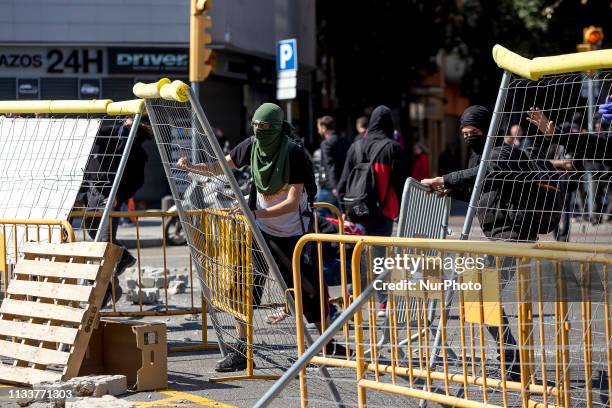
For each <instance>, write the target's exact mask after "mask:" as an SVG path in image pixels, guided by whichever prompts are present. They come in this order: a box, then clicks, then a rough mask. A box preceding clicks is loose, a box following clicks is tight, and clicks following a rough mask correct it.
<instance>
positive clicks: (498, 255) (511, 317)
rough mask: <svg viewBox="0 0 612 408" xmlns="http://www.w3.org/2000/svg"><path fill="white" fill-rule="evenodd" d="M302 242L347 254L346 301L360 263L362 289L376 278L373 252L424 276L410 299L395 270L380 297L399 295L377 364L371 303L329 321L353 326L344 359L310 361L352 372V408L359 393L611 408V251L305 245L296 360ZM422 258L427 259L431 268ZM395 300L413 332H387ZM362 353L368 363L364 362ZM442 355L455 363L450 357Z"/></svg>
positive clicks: (412, 243) (431, 243)
mask: <svg viewBox="0 0 612 408" xmlns="http://www.w3.org/2000/svg"><path fill="white" fill-rule="evenodd" d="M308 242H317V243H318V242H321V243H323V242H343V243H345V244H355V249H354V253H353V258H352V262H351V264H352V265H351V266H352V275H353V276H352V279H353V296H354V297H355V299H356V298H357V297H358V296H359V295H360V294H361V293H362V289H363V288H361V283H360V281H361V279H360V278H361V277H360V269H361V268H360V263H361V259H362V257H361V255H362V254H366V255H368V256H367V257H366V259H367V262H368V268H366V269H367V270H368V279H367V282H368V284H369V283H372V282H374V280H375V279H374V278H375V273H373V272H376V273H380V270H378V271H376V270H374V269H375V268H374V267H373V265H374V266H380V265H381V263H380V262H378V261H376V260H373V259H371V258H369V254H370V251H371V248H372V247H374V246H383V247H386V248H388V249H389V251H388V252H387V254H388V256H387V259H394V258H395V256H397V255H398V254H399V255H401V256H400V257H399V258H397V259H399V260H403V259H404V257H403V255H404V254H406V255H407V258H406V259H422V260H423V261H422V262H425V263H424V264H423V265H427V266H426V267H422V268H420V269H419V270H418V271H417V272H418V279H416V278H414V280H413V281H414V282H415V283H417V282H418V281H419V280H420V281H422V282H424V284H423V285H424V287H421V288H419V287H416V288H413V289H410V287H409V286H408V284H407V283H406V284H404V283H402V275H401V273H399V272H401V271H397V270H393V272H392V273H390V279H389V280H388V281H385V282H386V283H387V286H386V287H387V288H390V287H391V286H390V285H391V284H394V285H399V284H400V283H401V284H404V285H405V286H404V287H400V286H396V287H397V288H400V289H395V290H390V289H389V290H388V292H389V299H388V303H387V307H388V308H389V309H390V310H389V315H390V318H389V325H390V333H391V337H390V343H391V344H390V351H389V353H388V354H387V355H384V356H383V355H380V354H379V353H378V352H377V350H376V343H377V335H378V334H377V327H379V325H378V326H377V324H376V323H377V322H376V303H375V300H374V296H370V297H369V298H368V299H367V303H366V304H367V307H366V308H365V309H364V310H361V312H358V313H355V314H354V315H352V316H350V317H349V316H344V315H341V317H339V318H340V319H349V318H350V319H352V320H353V326H352V330H351V332H350V335H349V336H348V337H347V338H345V340H346V341H347V342H349V343H350V346H351V348H353V350H354V354H353V357H344V356H325V355H323V354H319V355H318V356H315V357H313V358H312V359H311V360H310V363H311V364H316V365H325V366H328V367H337V368H338V369H345V370H349V371H353V372H354V375H355V381H356V388H355V391H356V395H357V403H358V405H359V406H360V407H363V406H366V394H367V391H378V392H385V393H389V394H392V395H395V396H396V397H397V398H402V397H408V398H415V399H424V400H429V401H432V402H437V403H441V404H447V405H452V406H461V407H484V406H504V407H514V406H523V407H544V406H562V407H575V406H586V407H592V406H609V405H608V404H609V403H608V401H609V399H608V396H609V395H610V393H611V392H612V382H611V381H610V377H609V375H608V374H609V373H610V372H612V371H611V369H612V349H611V347H610V339H611V338H612V330H611V325H610V323H609V319H610V315H609V313H610V300H609V297H610V293H609V276H608V268H609V265H610V264H612V257H611V256H610V254H611V253H612V246H610V245H590V244H569V245H564V244H559V243H554V244H548V243H537V244H527V243H504V244H500V243H496V242H466V241H454V240H424V239H401V238H399V239H398V238H388V237H355V236H343V237H339V236H334V235H324V234H309V235H306V236H304V237H303V238H302V239H301V240H300V242H299V243H298V245H297V247H296V250H295V253H294V258H293V268H294V282H295V298H296V322H297V324H296V328H297V331H298V353H299V354H300V355H302V354H303V353H304V351H305V345H304V344H305V343H304V341H303V333H302V330H301V327H302V320H303V317H302V316H303V310H304V307H308V305H303V304H302V296H301V285H300V280H299V279H298V277H299V274H300V262H299V259H300V256H301V252H302V250H303V248H304V246H305V245H306V244H307V243H308ZM438 258H439V259H442V260H451V261H452V262H454V264H453V267H452V269H453V271H455V272H456V271H459V270H460V272H461V273H459V274H457V275H455V276H454V278H455V279H453V280H452V281H451V280H450V279H448V277H449V272H450V271H449V270H447V269H448V268H446V267H445V266H441V267H440V266H438V265H442V262H440V263H436V261H435V260H436V259H438ZM427 259H430V260H432V259H433V261H432V263H431V264H430V263H427V262H429V261H427ZM459 259H463V261H461V263H460V262H459ZM467 259H476V260H478V259H482V264H478V261H475V263H474V265H472V264H469V265H466V264H464V263H465V262H466V260H467ZM394 268H395V269H398V268H397V267H396V266H394ZM450 276H453V275H450ZM570 277H571V279H570ZM410 279H413V278H412V277H409V279H408V280H407V281H410ZM572 279H573V280H572ZM453 282H454V283H453ZM380 283H381V282H378V284H380ZM444 285H456V286H457V287H454V286H452V287H453V288H455V292H456V296H455V297H454V298H453V299H451V300H452V303H451V302H450V301H449V299H447V298H446V295H447V293H448V291H450V289H451V286H448V287H447V286H444ZM478 285H480V286H478ZM417 286H418V285H417ZM399 296H405V297H410V298H411V299H416V300H417V301H416V302H412V303H410V302H406V304H407V305H410V304H412V305H414V307H416V308H417V310H416V313H408V312H407V316H408V317H409V318H410V316H416V319H415V320H416V321H415V320H410V321H409V322H408V324H407V325H406V327H405V328H400V327H399V326H398V325H397V320H398V319H397V313H398V310H397V309H396V304H397V300H398V297H399ZM432 299H435V300H436V302H435V303H432V302H431V300H432ZM432 305H435V306H432ZM430 307H435V308H436V310H435V313H434V314H433V315H434V316H435V318H434V320H433V321H429V319H428V318H427V316H428V308H430ZM410 319H413V318H410ZM428 325H430V326H431V325H435V326H436V327H437V326H438V325H440V326H441V330H440V336H441V339H439V340H440V341H439V343H438V345H440V344H441V345H442V347H441V348H439V349H436V339H435V338H434V336H433V335H432V334H433V331H432V330H431V329H432V327H430V326H428ZM338 330H339V329H338ZM496 333H497V334H496ZM343 335H344V333H342V331H340V330H339V331H338V332H336V336H343ZM510 337H512V338H513V339H512V340H511V339H510ZM402 339H408V340H409V341H402ZM367 348H370V349H372V352H371V353H369V354H368V355H367V356H366V354H365V353H364V351H365V350H366V349H367ZM452 350H455V352H456V357H451V352H452ZM452 354H454V353H452ZM314 373H315V372H314V371H312V370H305V369H304V370H302V371H301V372H300V389H301V400H302V406H306V405H307V404H308V396H307V395H308V394H307V381H308V379H309V378H312V376H313V374H314ZM339 375H340V374H339ZM353 395H354V394H353ZM398 403H400V402H398Z"/></svg>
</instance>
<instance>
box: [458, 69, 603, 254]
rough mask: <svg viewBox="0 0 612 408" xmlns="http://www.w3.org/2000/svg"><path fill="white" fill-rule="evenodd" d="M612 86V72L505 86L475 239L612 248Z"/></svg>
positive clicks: (488, 155)
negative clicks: (609, 111)
mask: <svg viewBox="0 0 612 408" xmlns="http://www.w3.org/2000/svg"><path fill="white" fill-rule="evenodd" d="M506 75H510V74H509V73H507V74H506ZM611 86H612V72H611V71H609V70H604V71H600V72H596V73H592V74H589V75H587V74H582V73H575V74H563V75H552V76H547V77H544V78H542V79H540V80H537V81H532V80H527V79H523V78H520V77H517V76H511V78H510V80H509V81H508V83H507V85H502V86H501V88H500V91H499V95H498V98H499V99H500V101H499V102H501V103H500V105H499V106H500V109H499V110H498V111H496V112H495V113H494V115H495V116H496V120H495V119H494V121H493V123H494V128H493V129H492V132H491V134H489V135H488V138H489V139H490V140H489V142H488V149H487V151H485V152H484V153H483V161H484V163H485V169H486V171H485V174H484V178H483V180H482V182H481V184H480V187H481V189H480V191H479V194H478V196H477V197H476V202H475V206H474V207H473V208H472V209H473V210H475V213H476V217H475V219H474V222H473V224H472V228H471V233H470V239H481V238H484V236H486V237H488V238H490V239H501V240H509V241H534V240H536V239H548V240H550V239H557V240H559V241H568V242H589V243H590V242H600V243H610V237H611V232H612V228H611V226H610V225H611V224H610V222H609V221H610V212H611V210H612V201H611V200H610V193H612V191H610V177H611V176H612V172H611V170H610V164H611V162H610V156H611V155H612V147H610V146H609V142H608V138H609V132H610V129H609V126H610V124H609V123H605V121H604V123H602V118H601V115H600V114H599V113H598V110H599V107H600V106H601V104H603V103H605V100H606V97H607V96H608V95H609V94H610V92H611ZM518 126H520V128H518ZM519 129H520V130H521V131H519ZM483 130H484V129H483ZM517 131H519V133H518V134H519V135H520V133H523V135H522V136H518V137H517V136H513V134H514V135H516V134H517Z"/></svg>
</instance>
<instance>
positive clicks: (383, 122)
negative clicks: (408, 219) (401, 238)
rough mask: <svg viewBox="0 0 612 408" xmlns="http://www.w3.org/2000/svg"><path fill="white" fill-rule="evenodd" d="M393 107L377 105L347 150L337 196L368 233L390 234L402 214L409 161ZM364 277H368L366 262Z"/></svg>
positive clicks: (379, 251) (378, 253)
mask: <svg viewBox="0 0 612 408" xmlns="http://www.w3.org/2000/svg"><path fill="white" fill-rule="evenodd" d="M393 130H394V127H393V118H392V116H391V109H389V108H388V107H386V106H383V105H381V106H378V107H377V108H376V109H374V112H372V116H371V117H370V122H369V124H368V130H367V132H366V134H365V135H364V136H363V137H362V138H360V139H359V140H357V141H356V142H354V143H353V144H352V145H351V147H350V148H349V151H348V153H347V158H346V162H345V163H344V169H343V170H342V176H341V177H340V182H339V183H338V197H339V200H340V203H341V206H342V211H343V213H344V214H345V216H346V217H347V218H348V219H349V220H350V221H352V222H356V223H359V224H362V225H363V226H364V227H365V234H366V235H377V236H387V237H388V236H391V234H392V233H393V220H394V219H395V218H396V217H397V216H398V215H399V210H400V200H401V194H402V191H403V186H404V182H405V181H406V178H407V177H408V170H409V169H410V164H409V163H406V162H405V159H404V157H405V156H404V151H403V149H402V147H401V146H400V145H399V143H397V142H395V141H393ZM373 256H374V257H384V256H385V249H384V248H383V247H376V248H374V255H373ZM362 266H363V267H364V268H362V271H361V274H362V276H361V279H362V281H364V280H365V262H362ZM377 298H378V303H379V306H378V307H379V313H381V314H384V310H385V308H386V303H387V302H386V296H385V294H384V293H382V292H377Z"/></svg>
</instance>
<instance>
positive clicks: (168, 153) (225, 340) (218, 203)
mask: <svg viewBox="0 0 612 408" xmlns="http://www.w3.org/2000/svg"><path fill="white" fill-rule="evenodd" d="M146 106H147V111H148V112H149V115H150V118H151V123H152V126H153V131H154V135H155V139H156V143H157V146H158V148H159V151H160V155H161V158H162V162H163V166H164V169H165V172H166V175H167V177H168V180H169V183H170V187H171V190H172V194H173V198H174V201H175V203H176V205H177V211H178V213H179V215H180V218H181V223H182V225H183V228H184V229H185V231H186V232H187V234H186V235H187V241H188V245H189V248H190V251H191V257H192V260H193V264H194V266H195V269H196V271H197V274H198V278H199V279H200V284H201V285H202V291H203V294H204V297H205V298H206V300H207V303H208V304H209V313H210V315H211V320H212V322H213V326H214V328H215V331H216V334H217V337H218V339H219V340H220V341H221V342H222V345H225V347H226V349H227V351H230V352H231V351H237V352H240V353H243V354H245V356H246V357H247V359H248V360H250V359H251V353H252V363H253V365H252V366H250V367H249V368H247V376H253V375H254V376H259V378H266V377H267V376H272V377H273V378H274V376H278V375H281V374H282V373H283V372H284V371H285V370H286V369H287V368H288V367H290V366H291V364H292V363H293V362H294V361H295V360H296V357H297V343H296V329H295V327H296V326H295V318H293V317H292V316H290V315H289V314H288V311H287V310H286V299H287V296H291V295H290V294H288V293H285V290H284V288H285V287H286V286H285V283H284V282H280V281H279V280H278V278H277V275H276V274H274V273H273V271H272V269H273V268H274V267H275V265H271V264H270V263H269V262H268V260H267V259H266V256H265V254H264V251H269V250H268V249H267V248H262V247H261V245H260V244H259V243H258V241H257V239H256V237H255V235H254V234H253V229H252V225H250V224H249V222H248V220H247V219H245V217H243V216H240V215H236V214H234V213H231V212H230V211H231V210H232V209H234V208H235V207H237V206H238V200H239V199H241V200H244V195H245V194H248V191H249V187H248V185H247V184H245V183H244V180H243V178H242V177H241V173H240V171H239V170H233V171H230V170H229V168H228V169H225V171H224V169H223V168H222V166H221V165H220V163H221V162H220V160H225V158H224V157H223V156H221V154H222V150H221V147H220V146H219V145H218V142H217V140H216V138H215V136H214V134H213V133H212V131H211V129H210V126H209V125H208V122H207V120H206V118H205V117H204V116H203V115H201V116H200V117H198V116H197V115H196V109H195V108H194V106H193V105H192V103H190V102H186V103H182V102H175V101H170V100H165V99H160V98H158V99H147V100H146ZM202 123H204V126H202ZM182 157H185V158H186V159H188V160H189V162H190V163H191V164H193V165H197V167H198V168H199V169H198V170H196V171H186V170H185V169H183V168H181V167H179V166H178V165H177V162H178V161H179V159H181V158H182ZM230 178H232V179H233V180H232V179H230ZM236 178H238V180H241V184H239V183H238V181H237V180H236ZM233 183H236V184H235V186H236V187H238V189H236V188H232V184H233ZM238 195H241V196H242V197H240V196H238ZM264 244H265V243H264ZM288 261H289V262H290V261H291V260H288ZM249 309H251V310H249ZM237 326H243V327H244V328H245V331H246V333H245V334H246V337H247V338H248V337H249V336H250V339H249V341H248V342H247V343H250V344H247V348H246V349H242V350H241V349H240V348H239V347H237V344H238V343H239V342H240V341H241V340H242V339H241V338H242V337H243V336H244V335H245V334H241V333H240V332H237V329H236V327H237ZM251 368H252V369H253V372H252V373H249V370H250V369H251ZM326 383H327V380H324V379H321V380H319V381H318V385H319V388H318V391H315V392H314V395H315V396H317V398H319V399H320V400H321V401H330V400H331V401H333V399H331V398H330V396H329V391H328V390H327V389H326V388H327V385H326ZM270 385H272V383H270ZM316 389H317V388H316V387H315V390H316ZM291 394H292V395H293V396H295V395H297V394H298V392H297V391H296V389H295V388H294V389H293V392H292V393H291ZM254 398H255V396H254Z"/></svg>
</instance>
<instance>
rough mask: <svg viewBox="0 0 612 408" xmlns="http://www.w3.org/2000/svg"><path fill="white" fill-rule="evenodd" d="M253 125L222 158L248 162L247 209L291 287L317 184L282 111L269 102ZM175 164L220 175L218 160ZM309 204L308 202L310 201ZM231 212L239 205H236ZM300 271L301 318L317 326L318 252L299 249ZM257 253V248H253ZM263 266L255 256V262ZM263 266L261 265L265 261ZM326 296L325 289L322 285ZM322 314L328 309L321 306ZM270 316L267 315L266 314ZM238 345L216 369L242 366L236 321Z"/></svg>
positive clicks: (260, 274)
mask: <svg viewBox="0 0 612 408" xmlns="http://www.w3.org/2000/svg"><path fill="white" fill-rule="evenodd" d="M251 124H252V127H253V130H254V133H255V135H254V136H253V137H250V138H248V139H246V140H244V141H243V142H241V143H240V144H238V145H237V146H236V147H235V148H234V149H232V151H231V152H230V153H229V154H228V155H227V156H226V157H225V160H226V161H227V162H228V164H229V166H230V168H241V167H244V166H246V165H250V168H251V175H252V178H253V183H252V189H251V194H250V195H249V207H250V209H251V210H252V212H253V216H254V217H255V222H256V224H257V227H258V228H259V229H260V230H261V232H262V235H263V237H264V240H265V241H266V242H267V243H268V245H269V246H270V250H271V252H272V256H273V257H274V259H275V261H276V263H277V265H278V268H279V270H280V273H281V275H282V277H283V279H284V281H285V283H286V284H287V287H289V288H292V287H293V271H292V266H291V259H292V257H293V250H294V248H295V246H296V244H297V242H298V240H299V239H300V238H301V237H302V235H304V234H305V233H307V232H310V230H311V225H312V223H311V219H312V210H311V206H310V204H312V201H313V200H314V197H315V195H316V184H315V178H314V171H313V168H312V162H311V161H310V159H309V158H308V156H307V154H306V151H305V149H304V147H303V146H302V145H301V144H299V143H298V142H297V141H296V140H294V139H293V138H292V137H291V136H292V133H293V127H292V126H291V124H289V122H286V121H285V120H284V113H283V111H282V109H281V108H280V107H279V106H278V105H275V104H273V103H264V104H263V105H261V106H260V107H259V108H258V109H257V110H256V111H255V113H254V115H253V120H252V123H251ZM177 167H178V168H179V169H182V170H186V171H188V172H193V173H197V174H201V175H205V176H210V175H214V174H219V173H221V169H220V166H218V165H217V164H216V161H214V162H211V163H198V164H191V163H190V162H189V160H188V158H186V157H183V158H181V159H179V161H178V162H177ZM309 203H310V204H309ZM233 211H234V213H238V212H239V209H238V208H235V209H234V210H233ZM303 253H304V255H303V256H302V260H301V267H300V272H301V274H302V291H303V293H302V295H303V299H304V316H305V317H306V319H307V320H308V322H310V323H314V324H315V325H317V326H318V328H319V329H320V328H321V325H320V323H321V313H320V310H321V301H320V297H319V292H320V286H319V279H318V275H317V274H316V272H315V268H314V265H315V262H316V251H314V246H312V245H309V246H308V247H307V248H305V249H304V251H303ZM253 256H254V257H260V256H261V254H260V252H259V251H254V252H253ZM259 264H261V263H260V262H258V261H257V260H256V261H254V265H255V266H256V267H257V265H259ZM264 265H265V263H264ZM268 273H269V271H267V270H265V271H264V270H256V271H255V273H254V277H253V279H254V285H253V291H252V293H253V305H254V306H255V307H257V306H258V305H260V304H261V301H262V297H263V291H264V287H265V286H266V282H265V280H266V278H267V275H268ZM322 289H323V290H324V291H325V292H324V293H325V294H326V295H327V289H326V288H322ZM325 310H326V313H329V308H328V307H327V302H326V307H325ZM269 317H270V316H269ZM236 335H237V339H238V341H237V343H235V344H233V345H228V346H229V347H230V348H229V350H228V351H229V352H228V354H227V355H226V356H225V357H224V358H223V359H221V360H219V361H218V362H217V365H216V367H215V370H216V371H218V372H229V371H240V370H244V369H246V365H247V357H246V340H245V339H246V328H245V326H244V324H243V323H242V322H240V321H236ZM326 351H327V353H328V354H331V355H336V354H337V355H344V354H345V353H346V350H345V349H344V347H342V346H341V345H339V344H336V343H335V342H330V343H328V344H327V349H326Z"/></svg>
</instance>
